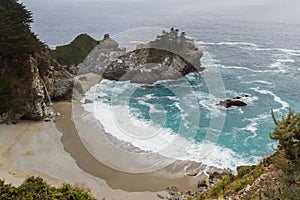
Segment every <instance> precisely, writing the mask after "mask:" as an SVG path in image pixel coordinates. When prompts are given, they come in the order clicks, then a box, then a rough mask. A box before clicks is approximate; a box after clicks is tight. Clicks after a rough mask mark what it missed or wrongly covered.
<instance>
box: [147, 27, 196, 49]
mask: <svg viewBox="0 0 300 200" xmlns="http://www.w3.org/2000/svg"><path fill="white" fill-rule="evenodd" d="M150 47H153V48H161V49H166V50H170V51H172V52H175V53H176V52H177V53H178V52H180V51H181V50H182V49H183V48H191V49H194V48H196V47H195V46H194V45H192V44H190V43H188V39H187V38H186V33H185V32H181V33H180V32H179V30H178V29H174V28H171V29H170V31H169V32H168V31H163V32H162V34H161V35H159V36H157V38H156V40H155V41H152V42H150ZM196 50H197V49H196Z"/></svg>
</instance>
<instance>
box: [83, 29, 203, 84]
mask: <svg viewBox="0 0 300 200" xmlns="http://www.w3.org/2000/svg"><path fill="white" fill-rule="evenodd" d="M175 32H176V31H175V30H172V29H171V30H170V33H168V32H164V33H163V34H162V35H160V36H158V37H157V39H156V40H155V41H151V42H149V43H148V44H140V45H138V46H137V48H136V50H134V51H131V52H126V50H125V49H124V48H119V45H118V43H117V42H116V41H114V40H113V39H112V38H110V37H109V35H105V37H104V39H103V40H102V41H100V42H99V45H98V46H97V47H95V48H94V49H93V51H92V52H91V53H90V54H89V56H88V57H87V58H86V59H85V61H84V62H83V63H82V64H80V70H79V72H80V73H79V74H84V73H88V72H94V73H97V74H100V75H102V76H103V78H106V79H110V80H118V81H127V80H130V81H131V82H135V83H149V84H151V83H154V82H156V81H159V80H168V79H172V80H174V79H178V78H180V77H182V76H184V75H186V74H188V73H190V72H200V71H202V70H203V69H204V68H203V67H201V63H200V58H201V57H202V55H203V52H202V51H201V50H200V49H198V48H197V47H196V45H195V43H194V41H193V40H192V39H189V38H186V37H185V34H183V33H182V34H181V35H180V36H179V35H178V33H177V32H176V33H175Z"/></svg>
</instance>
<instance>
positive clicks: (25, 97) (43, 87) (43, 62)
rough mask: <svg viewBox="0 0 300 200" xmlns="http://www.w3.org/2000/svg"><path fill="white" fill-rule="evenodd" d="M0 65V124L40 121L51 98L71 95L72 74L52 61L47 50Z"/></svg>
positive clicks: (13, 57)
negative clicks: (26, 120)
mask: <svg viewBox="0 0 300 200" xmlns="http://www.w3.org/2000/svg"><path fill="white" fill-rule="evenodd" d="M1 66H2V68H1V71H0V79H1V81H0V90H1V94H0V97H1V105H0V123H17V122H19V121H20V120H21V119H28V120H36V121H37V120H42V119H43V118H45V117H47V116H49V113H50V112H49V109H48V106H47V105H49V103H50V101H51V99H55V100H61V99H70V98H71V96H72V89H73V78H72V75H71V74H70V73H68V72H67V71H66V70H65V69H64V68H63V67H61V66H60V65H59V64H58V63H57V62H56V61H55V60H53V59H52V57H51V56H50V53H49V51H48V50H47V49H42V50H41V51H40V52H36V53H35V54H33V55H22V56H21V55H19V56H12V57H10V58H7V59H2V60H1ZM66 83H68V84H66Z"/></svg>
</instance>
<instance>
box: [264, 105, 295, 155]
mask: <svg viewBox="0 0 300 200" xmlns="http://www.w3.org/2000/svg"><path fill="white" fill-rule="evenodd" d="M272 118H273V120H274V123H275V124H276V127H275V129H274V132H272V133H270V138H271V139H273V140H278V142H279V148H283V149H284V150H285V153H286V157H287V158H288V159H290V160H291V161H296V160H297V159H298V160H299V156H300V113H298V114H295V111H293V110H290V111H289V113H288V115H287V116H286V117H285V116H284V115H282V118H281V120H277V119H276V118H275V115H274V112H273V111H272Z"/></svg>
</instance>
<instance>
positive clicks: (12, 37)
mask: <svg viewBox="0 0 300 200" xmlns="http://www.w3.org/2000/svg"><path fill="white" fill-rule="evenodd" d="M32 22H33V20H32V14H31V12H29V11H27V10H26V9H25V7H24V6H23V5H22V4H20V3H18V2H17V1H16V0H1V1H0V27H1V28H0V59H2V58H3V57H7V56H10V55H22V54H24V53H26V54H30V53H33V52H35V51H36V50H37V49H38V47H39V45H41V43H39V42H38V41H37V39H36V36H35V35H34V34H33V33H32V32H31V31H30V23H32Z"/></svg>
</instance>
